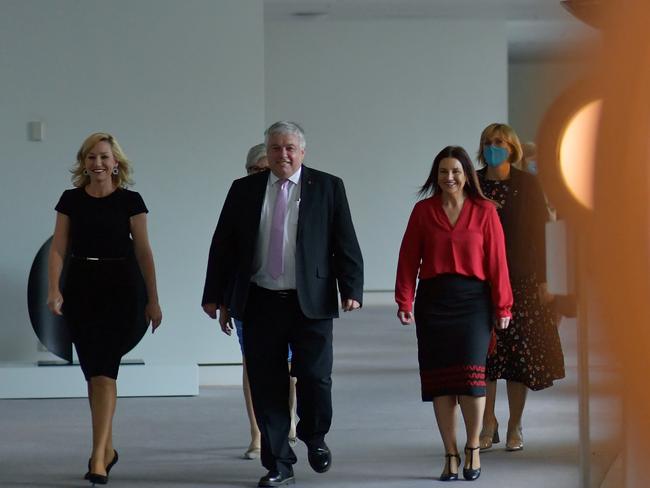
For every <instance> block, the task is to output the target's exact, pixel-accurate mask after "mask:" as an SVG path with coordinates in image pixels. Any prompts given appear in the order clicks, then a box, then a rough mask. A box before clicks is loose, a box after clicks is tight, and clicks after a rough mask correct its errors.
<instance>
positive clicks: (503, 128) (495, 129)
mask: <svg viewBox="0 0 650 488" xmlns="http://www.w3.org/2000/svg"><path fill="white" fill-rule="evenodd" d="M494 136H497V137H500V138H501V139H502V140H503V141H504V142H506V143H507V144H508V145H509V146H510V157H509V158H508V162H509V163H512V164H514V163H516V162H518V161H519V160H520V159H521V158H522V156H523V155H524V151H523V150H522V149H521V142H519V137H517V133H516V132H515V131H514V129H513V128H512V127H510V126H509V125H508V124H499V123H496V122H495V123H493V124H490V125H488V126H487V127H486V128H485V129H483V132H482V133H481V143H480V144H479V146H478V153H477V155H476V156H477V158H478V160H479V162H480V163H481V164H483V165H484V164H485V158H483V146H484V145H485V141H486V140H487V139H490V138H492V137H494Z"/></svg>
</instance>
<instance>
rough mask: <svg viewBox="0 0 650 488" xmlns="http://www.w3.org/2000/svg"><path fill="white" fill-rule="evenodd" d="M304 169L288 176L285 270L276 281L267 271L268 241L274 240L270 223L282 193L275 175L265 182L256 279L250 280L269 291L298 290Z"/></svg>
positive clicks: (258, 239)
mask: <svg viewBox="0 0 650 488" xmlns="http://www.w3.org/2000/svg"><path fill="white" fill-rule="evenodd" d="M301 173H302V167H300V168H298V171H296V172H295V173H294V174H293V175H291V176H290V177H289V188H288V201H287V215H286V217H285V219H286V220H285V222H284V245H283V261H284V271H283V273H282V274H281V275H280V276H279V277H278V279H277V280H274V279H273V278H272V277H271V275H270V274H269V272H268V271H267V269H266V263H267V259H268V254H269V240H270V237H271V220H272V219H273V209H274V208H275V200H276V199H277V197H278V191H279V190H280V183H278V182H279V181H280V179H279V178H278V177H277V176H275V175H274V174H273V173H270V174H269V179H268V182H267V183H266V194H265V195H264V203H263V204H262V215H261V216H260V227H259V231H258V235H257V243H256V245H255V258H254V260H253V270H254V272H253V277H252V278H251V281H253V282H254V283H256V284H257V286H261V287H262V288H268V289H269V290H295V289H296V233H297V230H298V213H299V210H300V174H301Z"/></svg>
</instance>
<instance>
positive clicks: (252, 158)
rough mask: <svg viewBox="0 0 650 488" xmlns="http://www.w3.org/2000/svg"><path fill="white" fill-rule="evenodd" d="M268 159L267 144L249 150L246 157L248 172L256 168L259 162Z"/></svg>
mask: <svg viewBox="0 0 650 488" xmlns="http://www.w3.org/2000/svg"><path fill="white" fill-rule="evenodd" d="M265 157H266V144H263V143H262V144H256V145H254V146H253V147H251V148H250V149H249V150H248V155H247V156H246V171H248V170H249V169H250V168H252V167H253V166H255V165H256V164H257V162H258V161H259V160H260V159H262V158H265Z"/></svg>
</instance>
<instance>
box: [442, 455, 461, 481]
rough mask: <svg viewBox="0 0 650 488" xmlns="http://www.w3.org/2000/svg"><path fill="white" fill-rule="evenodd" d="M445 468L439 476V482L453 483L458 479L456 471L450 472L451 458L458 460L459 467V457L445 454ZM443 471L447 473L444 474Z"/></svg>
mask: <svg viewBox="0 0 650 488" xmlns="http://www.w3.org/2000/svg"><path fill="white" fill-rule="evenodd" d="M445 458H446V460H445V467H444V470H443V472H442V474H441V475H440V478H439V479H440V481H454V480H457V479H458V471H456V472H455V473H452V472H451V458H456V459H457V460H458V466H460V456H459V455H458V454H445ZM458 466H457V467H456V469H458ZM445 471H446V472H447V473H446V474H445Z"/></svg>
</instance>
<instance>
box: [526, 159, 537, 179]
mask: <svg viewBox="0 0 650 488" xmlns="http://www.w3.org/2000/svg"><path fill="white" fill-rule="evenodd" d="M526 171H528V172H529V173H530V174H533V175H536V174H537V161H535V160H534V159H531V160H530V161H528V164H527V165H526Z"/></svg>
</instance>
